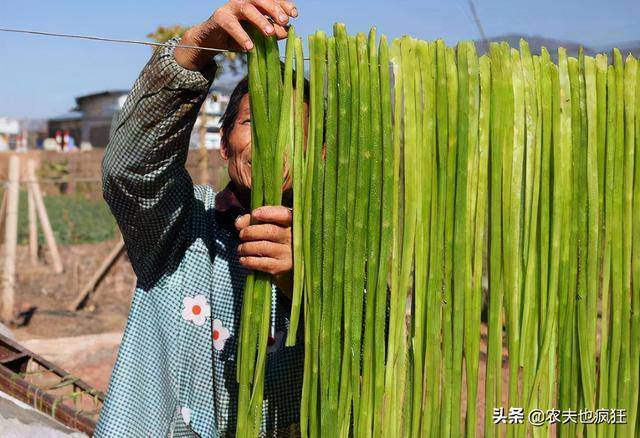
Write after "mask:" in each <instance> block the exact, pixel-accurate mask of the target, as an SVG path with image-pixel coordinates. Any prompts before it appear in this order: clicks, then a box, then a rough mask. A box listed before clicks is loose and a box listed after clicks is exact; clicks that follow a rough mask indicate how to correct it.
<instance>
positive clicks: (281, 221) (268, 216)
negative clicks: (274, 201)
mask: <svg viewBox="0 0 640 438" xmlns="http://www.w3.org/2000/svg"><path fill="white" fill-rule="evenodd" d="M251 216H252V217H253V218H254V219H255V220H256V221H259V222H268V223H272V224H276V225H280V226H281V227H290V226H291V224H292V223H293V211H292V210H291V209H289V208H287V207H283V206H281V205H277V206H276V205H271V206H266V207H259V208H256V209H255V210H253V212H252V213H251Z"/></svg>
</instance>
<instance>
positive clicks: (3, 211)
mask: <svg viewBox="0 0 640 438" xmlns="http://www.w3.org/2000/svg"><path fill="white" fill-rule="evenodd" d="M6 218H7V191H6V190H5V191H4V196H3V197H2V204H0V236H2V234H3V233H4V223H5V219H6ZM0 238H1V237H0Z"/></svg>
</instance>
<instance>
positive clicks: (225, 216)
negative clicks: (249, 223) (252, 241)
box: [215, 182, 249, 231]
mask: <svg viewBox="0 0 640 438" xmlns="http://www.w3.org/2000/svg"><path fill="white" fill-rule="evenodd" d="M215 211H216V218H217V219H218V222H219V223H220V224H221V225H222V226H224V227H225V228H227V229H230V230H233V231H236V228H235V221H236V219H237V218H238V216H242V215H244V214H247V213H248V212H249V211H248V210H247V209H246V208H244V207H243V205H242V203H241V202H240V200H239V199H238V196H237V195H236V192H235V187H234V185H233V183H231V182H230V183H229V184H227V186H226V187H225V188H224V189H223V190H221V191H220V192H218V193H217V194H216V206H215Z"/></svg>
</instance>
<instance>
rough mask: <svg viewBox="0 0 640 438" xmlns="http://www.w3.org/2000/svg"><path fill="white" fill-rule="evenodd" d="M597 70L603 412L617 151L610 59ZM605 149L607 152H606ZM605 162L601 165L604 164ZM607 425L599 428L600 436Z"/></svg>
mask: <svg viewBox="0 0 640 438" xmlns="http://www.w3.org/2000/svg"><path fill="white" fill-rule="evenodd" d="M596 67H597V77H596V82H597V89H598V95H597V99H598V161H599V164H600V168H599V178H600V176H601V178H602V181H601V186H600V187H601V190H602V196H601V201H600V206H601V223H602V225H601V226H602V231H603V232H602V233H601V240H600V245H601V248H600V257H601V265H602V266H601V269H602V274H601V282H600V289H601V296H602V301H601V314H602V317H601V321H600V352H599V353H600V354H599V355H600V358H599V365H600V366H599V370H598V371H599V372H598V408H603V407H604V406H605V405H607V403H608V398H609V328H610V324H611V319H610V309H611V304H610V299H609V293H610V285H611V278H610V274H611V227H610V226H609V225H610V223H611V220H612V217H611V214H612V198H611V196H610V193H611V192H612V190H613V150H612V149H611V148H609V147H608V143H607V135H608V132H607V129H606V126H607V118H608V114H607V111H610V104H609V103H608V102H607V99H608V98H609V99H611V98H612V97H611V94H607V88H606V87H607V85H608V84H607V58H606V56H600V55H599V56H597V57H596ZM605 146H607V148H606V149H605ZM600 160H601V162H600ZM604 427H605V426H604V425H599V426H598V433H600V430H601V429H603V428H604Z"/></svg>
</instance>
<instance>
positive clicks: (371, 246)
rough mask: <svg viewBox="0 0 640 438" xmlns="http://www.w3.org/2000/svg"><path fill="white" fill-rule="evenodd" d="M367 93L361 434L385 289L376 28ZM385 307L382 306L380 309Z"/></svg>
mask: <svg viewBox="0 0 640 438" xmlns="http://www.w3.org/2000/svg"><path fill="white" fill-rule="evenodd" d="M368 54H369V66H368V67H369V90H370V91H369V93H370V96H371V103H370V105H371V111H370V114H371V122H370V125H371V133H370V136H371V137H370V151H371V164H370V166H371V176H370V189H369V213H368V216H369V217H368V232H367V233H366V234H367V256H366V259H367V267H366V276H367V279H366V283H365V288H366V298H365V303H366V309H365V320H364V338H363V342H362V373H361V375H362V387H361V398H360V406H359V408H360V413H359V414H358V415H359V424H358V425H357V428H356V430H357V431H358V433H359V434H361V435H362V436H368V435H370V434H371V431H372V420H373V415H372V414H373V397H374V388H373V384H374V375H373V373H374V360H375V351H376V349H377V348H380V347H379V345H378V343H377V342H376V339H375V338H374V332H375V325H374V321H375V318H376V317H378V318H379V317H380V316H379V315H376V313H375V312H376V302H377V299H378V298H377V295H378V293H381V294H384V295H386V290H384V291H383V290H381V291H378V290H377V281H378V268H379V265H380V260H379V258H380V233H381V228H380V226H381V219H382V218H381V212H382V205H381V202H382V130H381V128H382V126H381V113H380V70H379V66H378V47H377V44H376V29H375V28H372V29H371V31H370V32H369V41H368ZM383 310H384V309H383Z"/></svg>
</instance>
